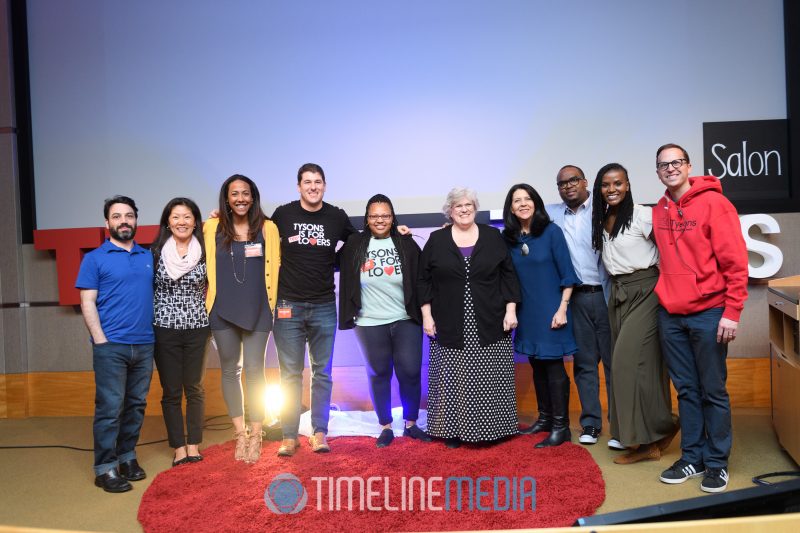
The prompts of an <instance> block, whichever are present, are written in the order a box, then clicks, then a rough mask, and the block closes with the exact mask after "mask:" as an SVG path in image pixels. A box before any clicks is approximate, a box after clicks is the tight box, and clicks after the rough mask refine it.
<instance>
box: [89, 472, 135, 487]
mask: <svg viewBox="0 0 800 533" xmlns="http://www.w3.org/2000/svg"><path fill="white" fill-rule="evenodd" d="M94 484H95V486H97V487H100V488H101V489H103V490H104V491H106V492H128V491H129V490H131V489H132V488H133V485H131V484H130V483H128V481H127V480H126V479H125V478H124V477H122V476H120V475H119V472H117V469H116V468H112V469H111V470H109V471H108V472H106V473H105V474H102V475H99V476H97V477H95V478H94Z"/></svg>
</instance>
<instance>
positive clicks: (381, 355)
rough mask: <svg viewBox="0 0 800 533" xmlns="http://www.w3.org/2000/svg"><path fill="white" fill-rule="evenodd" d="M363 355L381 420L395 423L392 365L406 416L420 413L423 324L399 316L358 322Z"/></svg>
mask: <svg viewBox="0 0 800 533" xmlns="http://www.w3.org/2000/svg"><path fill="white" fill-rule="evenodd" d="M356 337H358V341H359V344H361V349H362V350H363V351H364V358H365V359H366V362H367V377H368V378H369V393H370V396H371V397H372V405H373V406H375V414H377V415H378V423H379V424H381V425H382V426H385V425H386V424H391V423H392V369H394V372H395V373H396V374H397V381H398V383H399V384H400V401H401V402H402V404H403V418H404V419H405V420H416V419H417V418H418V417H419V399H420V396H421V394H422V387H421V385H420V367H421V366H422V328H421V327H420V325H419V324H415V323H414V321H412V320H398V321H397V322H392V323H391V324H383V325H380V326H356Z"/></svg>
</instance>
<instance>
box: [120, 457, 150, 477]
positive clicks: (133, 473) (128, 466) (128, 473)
mask: <svg viewBox="0 0 800 533" xmlns="http://www.w3.org/2000/svg"><path fill="white" fill-rule="evenodd" d="M119 473H120V475H121V476H122V477H124V478H125V479H127V480H128V481H139V480H140V479H144V478H146V477H147V474H145V473H144V470H143V469H142V467H141V466H139V462H138V461H137V460H136V459H131V460H130V461H125V462H124V463H120V464H119Z"/></svg>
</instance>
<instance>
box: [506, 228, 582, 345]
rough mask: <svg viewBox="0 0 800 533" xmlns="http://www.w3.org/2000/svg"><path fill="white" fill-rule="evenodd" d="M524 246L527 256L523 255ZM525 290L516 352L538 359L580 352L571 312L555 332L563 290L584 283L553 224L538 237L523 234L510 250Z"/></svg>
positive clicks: (516, 339)
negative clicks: (553, 323) (576, 342)
mask: <svg viewBox="0 0 800 533" xmlns="http://www.w3.org/2000/svg"><path fill="white" fill-rule="evenodd" d="M522 244H526V245H527V246H528V255H523V254H522ZM510 252H511V260H512V261H513V262H514V268H515V269H516V270H517V276H518V277H519V284H520V287H521V289H522V303H520V304H519V305H518V306H517V322H518V326H517V330H516V333H515V335H514V349H515V350H516V351H517V352H518V353H521V354H524V355H527V356H529V357H534V358H536V359H560V358H562V357H563V356H565V355H570V354H574V353H575V352H577V351H578V345H577V344H575V336H574V335H573V334H572V312H571V311H570V310H569V308H567V324H566V326H564V327H563V328H559V329H552V328H551V327H550V324H551V322H552V321H553V315H555V313H556V311H557V310H558V306H559V305H561V290H562V288H564V287H569V286H571V285H580V283H581V281H580V279H578V276H577V275H576V274H575V269H574V268H573V267H572V259H571V258H570V255H569V248H567V241H566V239H565V238H564V233H563V232H562V231H561V228H559V227H558V226H557V225H556V224H554V223H550V224H548V225H547V227H545V229H544V232H542V234H541V235H539V236H538V237H533V236H532V235H530V234H527V235H521V236H520V239H519V242H518V243H516V244H515V245H514V246H512V247H511V249H510Z"/></svg>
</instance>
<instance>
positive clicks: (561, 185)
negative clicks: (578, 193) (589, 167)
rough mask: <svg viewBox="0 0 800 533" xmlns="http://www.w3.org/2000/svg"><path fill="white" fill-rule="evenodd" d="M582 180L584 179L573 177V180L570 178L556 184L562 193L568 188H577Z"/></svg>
mask: <svg viewBox="0 0 800 533" xmlns="http://www.w3.org/2000/svg"><path fill="white" fill-rule="evenodd" d="M582 179H583V178H581V177H580V176H572V177H571V178H569V179H568V180H564V181H557V182H556V185H558V189H559V190H562V191H563V190H564V189H566V188H568V187H575V186H577V185H578V183H580V181H581V180H582Z"/></svg>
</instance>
